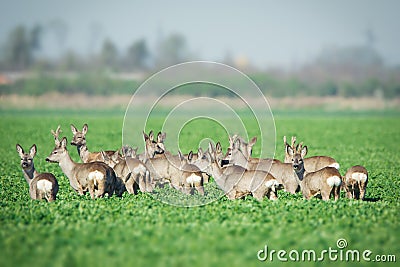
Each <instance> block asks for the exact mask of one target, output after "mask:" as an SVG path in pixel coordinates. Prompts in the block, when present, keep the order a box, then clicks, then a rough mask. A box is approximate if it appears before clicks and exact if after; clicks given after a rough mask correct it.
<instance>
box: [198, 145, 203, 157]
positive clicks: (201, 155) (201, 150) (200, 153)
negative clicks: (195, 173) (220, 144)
mask: <svg viewBox="0 0 400 267" xmlns="http://www.w3.org/2000/svg"><path fill="white" fill-rule="evenodd" d="M197 156H198V157H199V158H202V157H203V149H202V148H201V147H199V149H198V150H197Z"/></svg>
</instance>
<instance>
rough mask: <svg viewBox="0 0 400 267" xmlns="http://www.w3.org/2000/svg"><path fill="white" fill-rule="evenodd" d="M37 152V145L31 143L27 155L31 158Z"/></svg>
mask: <svg viewBox="0 0 400 267" xmlns="http://www.w3.org/2000/svg"><path fill="white" fill-rule="evenodd" d="M36 152H37V147H36V145H35V144H33V145H32V147H31V148H30V149H29V155H30V156H31V157H32V158H33V157H34V156H35V155H36Z"/></svg>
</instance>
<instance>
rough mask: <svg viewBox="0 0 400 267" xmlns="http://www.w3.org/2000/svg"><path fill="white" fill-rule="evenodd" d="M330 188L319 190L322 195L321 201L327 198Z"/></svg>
mask: <svg viewBox="0 0 400 267" xmlns="http://www.w3.org/2000/svg"><path fill="white" fill-rule="evenodd" d="M332 188H333V187H332ZM332 188H330V189H329V190H321V197H322V200H323V201H328V200H329V196H330V195H331V192H332Z"/></svg>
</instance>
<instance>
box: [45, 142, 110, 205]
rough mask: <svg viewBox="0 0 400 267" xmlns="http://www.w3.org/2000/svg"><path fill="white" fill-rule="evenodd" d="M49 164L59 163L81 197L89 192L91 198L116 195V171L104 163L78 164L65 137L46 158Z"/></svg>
mask: <svg viewBox="0 0 400 267" xmlns="http://www.w3.org/2000/svg"><path fill="white" fill-rule="evenodd" d="M46 161H48V162H54V163H58V164H59V166H60V167H61V170H62V171H63V172H64V174H65V175H66V176H67V177H68V179H69V183H70V185H71V187H72V188H73V189H75V190H76V191H77V192H78V193H79V194H80V195H84V194H85V193H86V192H87V191H89V193H90V196H91V198H92V199H93V198H95V197H103V196H104V195H105V193H107V194H108V196H111V195H112V194H113V193H114V189H115V184H116V177H115V173H114V170H113V169H112V168H111V167H109V166H108V165H107V164H105V163H104V162H98V161H95V162H90V163H76V162H74V161H73V160H72V159H71V157H70V155H69V153H68V150H67V138H66V137H63V139H62V140H61V141H60V145H59V146H56V147H55V148H54V149H53V151H52V152H51V153H50V155H49V156H48V157H47V158H46Z"/></svg>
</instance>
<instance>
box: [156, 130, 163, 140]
mask: <svg viewBox="0 0 400 267" xmlns="http://www.w3.org/2000/svg"><path fill="white" fill-rule="evenodd" d="M162 137H163V135H162V133H161V132H158V134H157V143H162V142H163V138H162Z"/></svg>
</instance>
